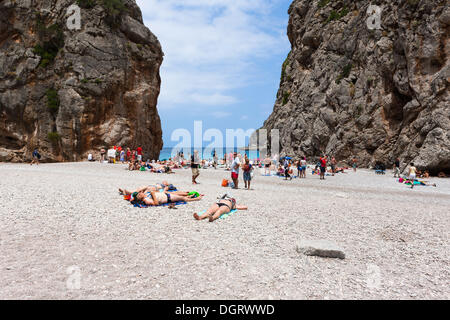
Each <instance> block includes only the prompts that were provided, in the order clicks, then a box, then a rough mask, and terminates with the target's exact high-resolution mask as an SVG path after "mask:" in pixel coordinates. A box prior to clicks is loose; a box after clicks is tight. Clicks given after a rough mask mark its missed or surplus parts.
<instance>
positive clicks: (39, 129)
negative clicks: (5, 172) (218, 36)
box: [0, 0, 163, 162]
mask: <svg viewBox="0 0 450 320" xmlns="http://www.w3.org/2000/svg"><path fill="white" fill-rule="evenodd" d="M74 3H75V4H76V3H78V4H79V5H80V6H81V30H70V29H69V28H68V26H67V19H68V17H69V16H71V13H70V12H69V14H68V13H67V9H68V8H69V7H70V6H71V5H72V4H74ZM162 60H163V52H162V50H161V45H160V43H159V41H158V39H157V38H156V37H155V36H154V35H153V34H152V33H151V32H150V31H149V30H148V29H147V28H146V27H145V26H144V25H143V20H142V14H141V11H140V9H139V7H138V6H137V5H136V3H135V1H133V0H122V1H116V2H115V3H113V2H112V1H107V0H84V1H75V0H14V1H13V0H0V161H13V162H14V161H21V160H24V159H29V158H30V156H31V153H32V151H33V148H35V147H39V149H40V151H41V154H42V156H43V159H44V160H46V161H78V160H81V159H82V158H83V157H85V156H86V154H87V153H89V152H93V153H94V154H95V153H98V151H99V149H100V148H102V147H109V146H111V145H121V146H129V147H136V146H138V145H140V146H141V147H143V149H144V152H145V155H146V156H147V157H149V158H155V159H156V158H158V156H159V152H160V150H161V148H162V130H161V121H160V118H159V115H158V112H157V109H156V103H157V99H158V95H159V91H160V83H161V80H160V76H159V68H160V65H161V63H162Z"/></svg>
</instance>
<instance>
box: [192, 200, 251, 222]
mask: <svg viewBox="0 0 450 320" xmlns="http://www.w3.org/2000/svg"><path fill="white" fill-rule="evenodd" d="M247 209H248V207H247V206H241V205H238V204H236V199H234V198H231V197H229V196H228V195H225V196H224V197H222V198H221V199H220V200H219V201H217V202H216V203H214V204H213V205H212V206H211V207H210V208H209V209H208V210H206V212H205V213H204V214H202V215H201V216H199V215H198V214H197V213H194V218H195V219H196V220H204V219H206V218H209V222H213V221H214V220H217V219H219V218H220V217H221V216H222V215H224V214H227V213H229V212H231V211H232V210H247Z"/></svg>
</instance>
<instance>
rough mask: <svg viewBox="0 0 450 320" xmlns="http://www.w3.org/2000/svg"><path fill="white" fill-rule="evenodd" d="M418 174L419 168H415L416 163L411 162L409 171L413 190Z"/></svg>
mask: <svg viewBox="0 0 450 320" xmlns="http://www.w3.org/2000/svg"><path fill="white" fill-rule="evenodd" d="M416 172H417V168H416V167H415V166H414V163H412V162H411V164H410V166H409V170H408V176H409V180H410V181H411V189H413V188H414V181H415V180H416Z"/></svg>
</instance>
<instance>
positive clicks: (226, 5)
mask: <svg viewBox="0 0 450 320" xmlns="http://www.w3.org/2000/svg"><path fill="white" fill-rule="evenodd" d="M277 1H280V0H138V1H137V2H138V4H139V6H140V7H141V10H142V13H143V16H144V20H145V24H146V25H147V27H149V28H150V30H151V31H152V32H153V33H154V34H155V35H156V36H157V37H158V39H159V40H160V42H161V45H162V48H163V51H164V53H165V57H164V63H163V65H162V67H161V78H162V86H161V95H160V100H159V102H160V103H159V106H160V107H163V108H168V107H176V106H177V105H183V104H192V103H195V104H203V105H228V104H231V103H235V102H237V101H239V99H238V98H237V97H235V96H234V94H235V93H233V92H232V91H233V89H238V88H243V87H245V86H248V85H249V84H250V83H251V82H252V81H257V80H258V71H259V70H258V67H257V65H256V63H255V61H256V60H257V59H265V58H270V56H271V55H272V54H274V53H277V52H280V50H285V47H286V42H287V37H286V36H285V32H286V30H284V28H281V27H280V26H281V25H282V23H280V21H277V19H275V18H274V17H272V16H270V13H271V10H270V8H271V6H273V5H274V3H275V2H277ZM286 19H287V17H286Z"/></svg>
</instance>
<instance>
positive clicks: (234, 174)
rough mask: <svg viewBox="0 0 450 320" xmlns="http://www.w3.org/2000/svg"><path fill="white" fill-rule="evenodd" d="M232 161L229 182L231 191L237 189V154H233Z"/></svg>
mask: <svg viewBox="0 0 450 320" xmlns="http://www.w3.org/2000/svg"><path fill="white" fill-rule="evenodd" d="M233 156H234V160H233V162H232V163H231V180H233V183H234V187H233V189H238V188H239V167H240V166H241V162H240V161H239V157H238V155H237V152H235V153H234V154H233Z"/></svg>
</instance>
